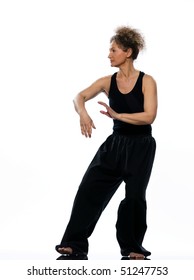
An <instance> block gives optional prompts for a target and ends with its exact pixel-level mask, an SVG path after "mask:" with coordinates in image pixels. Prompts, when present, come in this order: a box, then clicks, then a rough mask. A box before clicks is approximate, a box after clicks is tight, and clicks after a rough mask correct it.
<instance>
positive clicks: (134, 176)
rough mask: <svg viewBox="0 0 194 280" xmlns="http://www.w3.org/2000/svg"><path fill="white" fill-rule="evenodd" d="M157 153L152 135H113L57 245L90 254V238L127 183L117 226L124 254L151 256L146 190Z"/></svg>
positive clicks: (94, 162)
mask: <svg viewBox="0 0 194 280" xmlns="http://www.w3.org/2000/svg"><path fill="white" fill-rule="evenodd" d="M155 150H156V143H155V139H154V138H153V137H152V136H151V135H137V136H131V135H129V136H128V135H127V136H126V135H119V134H117V133H113V134H112V135H110V136H109V137H108V138H107V139H106V141H105V142H104V143H103V144H102V145H101V146H100V148H99V150H98V151H97V153H96V155H95V156H94V158H93V160H92V162H91V163H90V165H89V167H88V169H87V171H86V173H85V175H84V177H83V179H82V181H81V184H80V186H79V189H78V191H77V194H76V197H75V200H74V204H73V208H72V213H71V217H70V220H69V223H68V225H67V228H66V231H65V233H64V236H63V238H62V241H61V244H60V245H58V246H59V247H71V248H72V249H73V251H74V252H75V253H83V254H87V253H88V238H89V236H90V235H91V234H92V232H93V230H94V228H95V225H96V223H97V221H98V219H99V217H100V215H101V213H102V211H103V210H104V209H105V207H106V206H107V204H108V202H109V201H110V199H111V197H112V196H113V194H114V193H115V191H116V190H117V188H118V187H119V186H120V184H121V183H122V182H125V198H124V199H123V200H122V201H121V203H120V205H119V209H118V217H117V223H116V231H117V240H118V243H119V245H120V249H121V254H122V255H123V256H126V255H128V254H129V253H130V252H136V253H142V254H144V255H145V256H148V255H150V254H151V253H150V252H149V251H147V250H145V249H144V248H143V246H142V242H143V239H144V235H145V232H146V229H147V223H146V209H147V206H146V188H147V185H148V182H149V178H150V174H151V170H152V166H153V161H154V157H155ZM58 246H56V248H58Z"/></svg>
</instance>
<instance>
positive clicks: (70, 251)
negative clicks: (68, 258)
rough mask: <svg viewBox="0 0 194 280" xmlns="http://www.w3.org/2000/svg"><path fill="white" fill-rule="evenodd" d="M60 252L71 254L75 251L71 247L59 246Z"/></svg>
mask: <svg viewBox="0 0 194 280" xmlns="http://www.w3.org/2000/svg"><path fill="white" fill-rule="evenodd" d="M58 252H59V253H60V254H68V255H71V254H72V253H73V250H72V249H71V248H70V247H61V248H58Z"/></svg>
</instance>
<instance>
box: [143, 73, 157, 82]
mask: <svg viewBox="0 0 194 280" xmlns="http://www.w3.org/2000/svg"><path fill="white" fill-rule="evenodd" d="M143 83H144V84H156V80H155V79H154V78H153V76H151V75H149V74H145V73H144V76H143Z"/></svg>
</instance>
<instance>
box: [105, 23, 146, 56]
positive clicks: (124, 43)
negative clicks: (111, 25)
mask: <svg viewBox="0 0 194 280" xmlns="http://www.w3.org/2000/svg"><path fill="white" fill-rule="evenodd" d="M113 41H115V43H116V44H117V45H118V46H119V47H121V49H122V50H123V51H127V50H128V49H129V48H130V49H132V55H131V58H132V59H133V60H135V59H136V58H137V56H138V54H139V51H140V50H142V49H143V48H144V47H145V41H144V38H143V35H142V34H141V33H140V32H139V31H138V30H137V29H134V28H131V27H129V26H121V27H117V29H116V30H115V35H113V36H112V37H111V39H110V43H112V42H113Z"/></svg>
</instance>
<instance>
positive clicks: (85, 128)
mask: <svg viewBox="0 0 194 280" xmlns="http://www.w3.org/2000/svg"><path fill="white" fill-rule="evenodd" d="M80 127H81V133H82V135H84V136H85V137H89V138H91V136H92V128H94V129H95V128H96V127H95V125H94V123H93V121H92V119H91V118H90V116H89V115H88V114H87V113H83V114H81V115H80Z"/></svg>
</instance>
